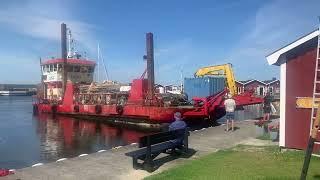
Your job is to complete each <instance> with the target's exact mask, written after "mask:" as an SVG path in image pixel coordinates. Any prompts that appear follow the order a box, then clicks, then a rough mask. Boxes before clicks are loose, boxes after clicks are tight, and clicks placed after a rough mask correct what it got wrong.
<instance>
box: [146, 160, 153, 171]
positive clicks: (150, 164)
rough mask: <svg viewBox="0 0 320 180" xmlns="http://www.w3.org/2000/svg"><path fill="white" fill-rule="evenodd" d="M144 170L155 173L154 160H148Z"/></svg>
mask: <svg viewBox="0 0 320 180" xmlns="http://www.w3.org/2000/svg"><path fill="white" fill-rule="evenodd" d="M143 169H145V170H146V171H148V172H153V171H154V162H153V160H152V159H151V160H146V161H145V163H144V164H143Z"/></svg>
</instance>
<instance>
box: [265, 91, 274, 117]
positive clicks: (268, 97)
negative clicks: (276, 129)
mask: <svg viewBox="0 0 320 180" xmlns="http://www.w3.org/2000/svg"><path fill="white" fill-rule="evenodd" d="M263 99H264V103H263V113H264V115H263V121H269V120H270V113H271V103H272V100H273V98H272V96H271V95H270V92H267V94H266V96H265V97H264V98H263Z"/></svg>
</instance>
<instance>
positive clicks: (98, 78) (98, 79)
mask: <svg viewBox="0 0 320 180" xmlns="http://www.w3.org/2000/svg"><path fill="white" fill-rule="evenodd" d="M97 64H98V69H97V73H98V74H97V82H99V81H100V45H99V43H98V60H97Z"/></svg>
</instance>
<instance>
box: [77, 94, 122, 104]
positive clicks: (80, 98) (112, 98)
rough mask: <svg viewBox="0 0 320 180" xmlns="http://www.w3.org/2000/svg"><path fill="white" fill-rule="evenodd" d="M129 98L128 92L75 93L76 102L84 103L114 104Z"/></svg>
mask: <svg viewBox="0 0 320 180" xmlns="http://www.w3.org/2000/svg"><path fill="white" fill-rule="evenodd" d="M127 98H128V93H124V92H117V93H78V94H75V97H74V101H75V103H76V104H84V105H97V104H99V105H114V104H123V103H124V101H126V100H127Z"/></svg>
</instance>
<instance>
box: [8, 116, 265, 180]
mask: <svg viewBox="0 0 320 180" xmlns="http://www.w3.org/2000/svg"><path fill="white" fill-rule="evenodd" d="M236 126H237V127H238V128H237V130H236V131H234V132H225V131H224V128H225V126H223V125H222V126H217V127H209V128H206V129H200V130H194V131H192V132H190V139H189V147H190V151H189V153H188V154H185V155H182V156H168V157H163V156H160V157H159V158H158V159H157V161H156V163H157V165H159V168H158V169H157V170H156V171H154V172H153V173H148V172H147V171H144V170H135V169H133V168H132V160H131V158H130V157H127V156H125V155H124V154H125V153H126V152H129V151H132V150H134V149H136V148H137V144H135V143H133V144H131V145H127V146H119V147H114V148H112V149H111V150H106V151H104V150H102V151H100V152H96V153H92V154H89V155H82V156H81V157H75V158H71V159H65V160H63V159H62V160H59V161H58V162H52V163H48V164H43V165H38V166H37V165H36V166H35V167H27V168H23V169H19V170H17V171H16V172H15V174H14V175H10V176H7V177H3V178H2V179H3V180H9V179H10V180H13V179H14V180H16V179H21V180H25V179H33V180H40V179H41V180H42V179H66V180H67V179H68V180H71V179H77V180H78V179H128V178H130V179H142V178H144V177H147V176H149V175H151V174H156V173H159V172H161V171H163V170H166V169H168V168H171V167H174V166H176V165H179V164H181V163H184V162H186V161H188V160H191V159H196V158H198V157H200V156H204V155H207V154H209V153H212V152H216V151H218V150H220V149H225V148H230V147H233V146H235V145H237V144H251V145H259V143H261V142H260V141H259V140H257V139H255V136H256V134H255V127H254V123H253V122H252V121H241V122H238V123H237V124H236ZM260 145H265V144H263V143H262V144H260Z"/></svg>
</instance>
